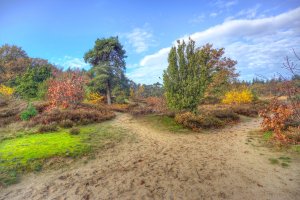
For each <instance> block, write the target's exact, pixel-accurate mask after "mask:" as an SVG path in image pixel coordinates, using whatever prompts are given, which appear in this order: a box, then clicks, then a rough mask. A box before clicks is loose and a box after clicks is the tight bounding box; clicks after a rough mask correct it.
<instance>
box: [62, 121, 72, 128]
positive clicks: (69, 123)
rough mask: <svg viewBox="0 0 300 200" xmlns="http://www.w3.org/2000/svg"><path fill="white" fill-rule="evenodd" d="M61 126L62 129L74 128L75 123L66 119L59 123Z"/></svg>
mask: <svg viewBox="0 0 300 200" xmlns="http://www.w3.org/2000/svg"><path fill="white" fill-rule="evenodd" d="M59 126H60V127H62V128H71V127H73V126H74V123H73V122H72V121H71V120H69V119H65V120H62V121H61V122H60V123H59Z"/></svg>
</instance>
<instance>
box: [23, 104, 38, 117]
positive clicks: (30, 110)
mask: <svg viewBox="0 0 300 200" xmlns="http://www.w3.org/2000/svg"><path fill="white" fill-rule="evenodd" d="M37 114H38V112H37V110H36V109H35V107H34V106H33V105H32V104H31V103H30V104H29V105H28V106H27V108H26V109H25V110H24V111H23V112H21V115H20V118H21V119H22V120H23V121H27V120H29V119H30V118H32V117H34V116H36V115H37Z"/></svg>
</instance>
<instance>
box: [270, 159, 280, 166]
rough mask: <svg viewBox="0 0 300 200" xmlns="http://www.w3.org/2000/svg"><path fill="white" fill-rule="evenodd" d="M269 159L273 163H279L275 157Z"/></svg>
mask: <svg viewBox="0 0 300 200" xmlns="http://www.w3.org/2000/svg"><path fill="white" fill-rule="evenodd" d="M269 161H270V163H271V164H273V165H275V164H278V163H279V161H278V160H277V159H276V158H269Z"/></svg>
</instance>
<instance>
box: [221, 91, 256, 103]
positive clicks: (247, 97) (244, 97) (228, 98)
mask: <svg viewBox="0 0 300 200" xmlns="http://www.w3.org/2000/svg"><path fill="white" fill-rule="evenodd" d="M252 100H253V94H252V93H251V91H250V90H249V89H243V90H241V91H237V90H232V91H229V92H227V93H226V94H225V97H224V98H223V99H222V103H225V104H232V103H233V104H241V103H250V102H252Z"/></svg>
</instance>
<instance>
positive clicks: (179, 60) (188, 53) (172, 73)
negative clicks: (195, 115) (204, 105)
mask: <svg viewBox="0 0 300 200" xmlns="http://www.w3.org/2000/svg"><path fill="white" fill-rule="evenodd" d="M177 43H178V44H177V46H174V47H172V48H171V50H170V53H169V57H168V63H169V65H168V68H167V69H166V70H165V71H164V75H163V81H164V90H165V95H166V99H167V103H168V106H169V107H170V108H171V109H175V110H191V111H195V110H196V109H197V106H198V104H199V102H200V101H201V100H202V99H203V98H204V97H205V95H209V94H206V93H208V92H209V93H214V92H218V91H220V90H219V89H218V88H222V87H224V85H225V83H228V82H230V79H232V78H234V77H235V76H236V74H235V73H234V70H235V67H234V66H235V65H236V62H235V61H233V60H231V59H229V58H226V57H223V54H224V49H223V48H221V49H213V48H212V45H210V44H206V45H204V46H202V47H201V48H196V47H195V42H194V41H193V40H191V39H189V41H188V43H187V44H186V43H185V42H184V41H182V42H180V41H177Z"/></svg>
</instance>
